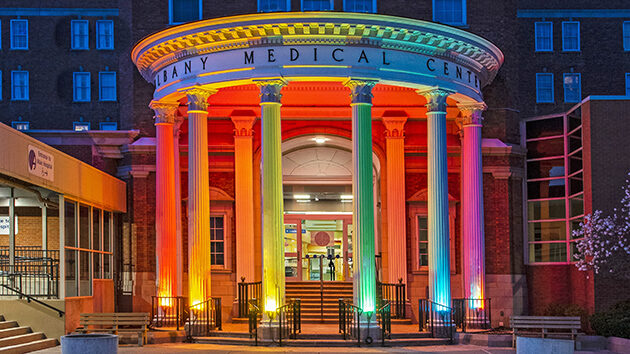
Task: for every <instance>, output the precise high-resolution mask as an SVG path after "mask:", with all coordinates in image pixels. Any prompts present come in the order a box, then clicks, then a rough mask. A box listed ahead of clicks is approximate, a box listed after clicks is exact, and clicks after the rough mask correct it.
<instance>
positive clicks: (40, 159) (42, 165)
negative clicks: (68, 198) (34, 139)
mask: <svg viewBox="0 0 630 354" xmlns="http://www.w3.org/2000/svg"><path fill="white" fill-rule="evenodd" d="M28 172H30V173H31V174H32V175H35V176H37V177H41V178H44V179H47V180H49V181H51V182H52V181H54V180H55V158H54V156H53V155H52V154H50V153H48V152H46V151H44V150H40V149H38V148H37V147H35V146H32V145H29V146H28Z"/></svg>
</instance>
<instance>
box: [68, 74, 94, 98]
mask: <svg viewBox="0 0 630 354" xmlns="http://www.w3.org/2000/svg"><path fill="white" fill-rule="evenodd" d="M78 76H87V90H88V94H87V97H86V98H84V99H78V97H77V87H78V86H77V83H78V82H77V77H78ZM91 100H92V75H90V73H89V72H86V71H75V72H73V73H72V101H73V102H90V101H91Z"/></svg>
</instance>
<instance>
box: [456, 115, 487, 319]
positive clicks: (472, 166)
mask: <svg viewBox="0 0 630 354" xmlns="http://www.w3.org/2000/svg"><path fill="white" fill-rule="evenodd" d="M458 107H459V110H460V111H461V115H462V117H461V118H459V119H458V125H459V126H460V128H461V130H462V147H461V156H462V174H461V179H462V255H463V263H464V267H463V268H464V270H463V272H464V295H465V297H466V298H468V299H483V298H484V296H485V278H486V273H485V243H484V230H483V175H482V170H481V121H482V117H481V112H482V111H483V110H484V109H485V108H486V105H485V104H484V103H473V104H459V105H458ZM470 305H471V307H473V308H477V307H483V303H482V302H471V303H470Z"/></svg>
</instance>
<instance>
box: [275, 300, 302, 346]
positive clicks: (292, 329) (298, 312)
mask: <svg viewBox="0 0 630 354" xmlns="http://www.w3.org/2000/svg"><path fill="white" fill-rule="evenodd" d="M287 312H288V316H287ZM276 315H277V316H278V327H279V328H278V342H279V345H282V337H284V336H285V335H286V337H288V338H291V339H295V338H297V333H298V332H300V333H301V332H302V301H301V300H300V299H292V300H289V302H288V303H287V304H285V305H283V306H280V307H279V308H278V309H277V310H276Z"/></svg>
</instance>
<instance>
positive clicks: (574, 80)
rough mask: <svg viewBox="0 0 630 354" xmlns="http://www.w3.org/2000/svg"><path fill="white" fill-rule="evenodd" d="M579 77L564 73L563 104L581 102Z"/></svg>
mask: <svg viewBox="0 0 630 354" xmlns="http://www.w3.org/2000/svg"><path fill="white" fill-rule="evenodd" d="M580 79H581V75H580V74H576V73H565V74H564V75H563V80H562V81H563V86H564V102H580V101H581V100H582V88H581V86H582V85H581V82H580V81H581V80H580Z"/></svg>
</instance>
